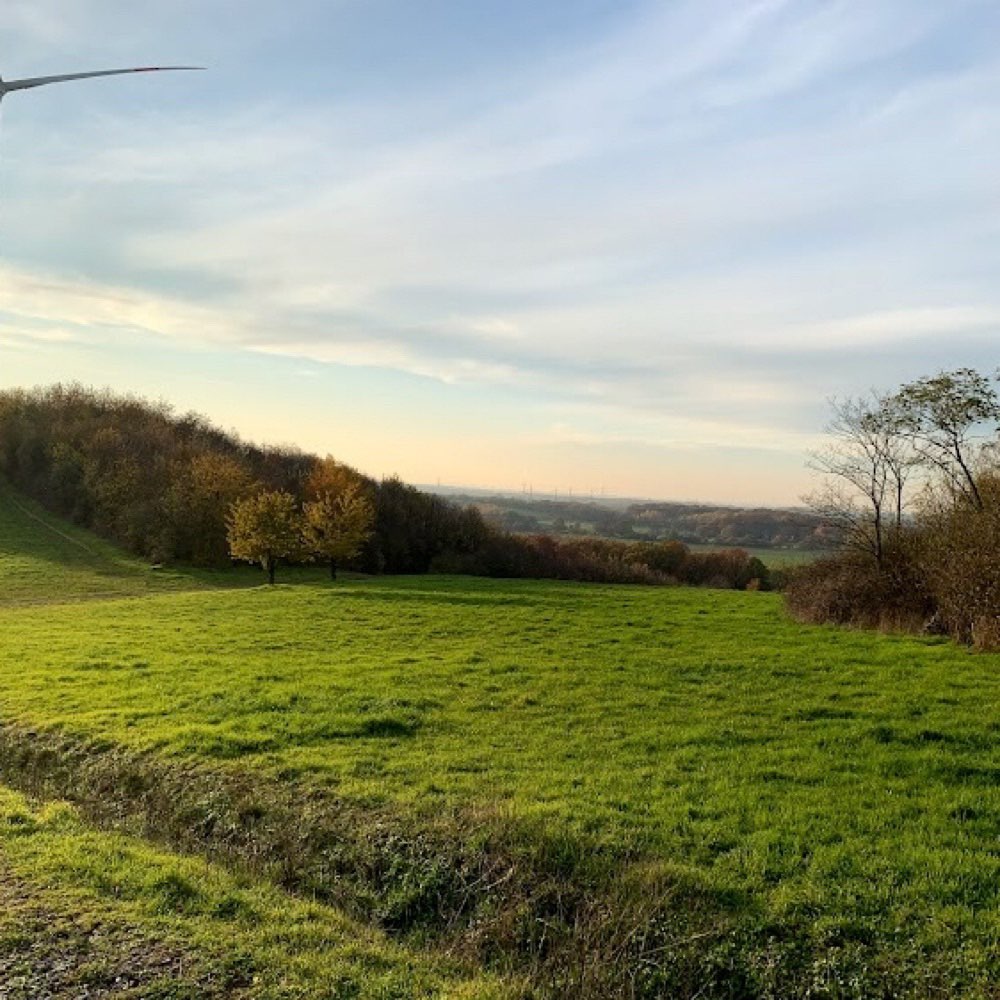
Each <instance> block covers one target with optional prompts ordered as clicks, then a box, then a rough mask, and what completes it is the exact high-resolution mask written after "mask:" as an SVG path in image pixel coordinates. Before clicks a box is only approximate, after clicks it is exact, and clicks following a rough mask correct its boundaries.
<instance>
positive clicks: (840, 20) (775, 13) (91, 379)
mask: <svg viewBox="0 0 1000 1000" xmlns="http://www.w3.org/2000/svg"><path fill="white" fill-rule="evenodd" d="M998 37H1000V5H997V4H996V3H995V2H993V0H990V2H984V0H951V2H949V3H947V4H943V3H939V2H936V0H935V2H930V0H927V2H920V0H864V2H862V0H824V2H804V0H748V2H732V0H731V2H719V0H675V2H659V3H645V2H641V3H640V2H615V3H611V2H602V0H574V2H572V3H570V2H568V0H565V2H564V0H548V2H545V0H541V2H540V0H535V2H532V3H528V2H521V0H513V2H512V0H507V2H503V3H500V2H496V3H494V2H479V0H465V2H462V3H459V2H456V0H451V2H445V0H429V2H422V3H419V4H414V3H406V2H401V0H356V2H355V0H324V2H311V0H310V2H303V0H287V2H285V3H284V4H274V3H270V2H269V3H263V2H257V0H239V2H236V0H231V2H219V0H198V2H195V0H172V2H171V3H169V4H155V5H154V4H123V3H120V2H118V0H115V2H111V0H5V2H4V4H3V6H2V7H0V42H2V45H0V52H2V62H0V72H2V73H3V75H4V76H5V77H8V78H15V77H19V76H35V75H41V74H45V73H55V72H65V71H69V70H74V69H91V68H93V69H99V68H104V67H110V66H118V65H129V64H137V65H143V64H149V63H171V62H183V63H189V62H193V63H198V64H203V65H206V66H208V67H209V72H207V73H204V74H190V75H183V76H182V75H177V76H172V77H167V76H163V77H144V78H126V79H122V80H106V81H94V82H88V83H81V84H73V85H66V86H63V87H53V88H46V89H45V90H38V91H34V92H28V93H24V94H14V95H11V96H10V97H8V99H7V100H6V101H5V102H4V107H3V124H2V131H0V385H4V386H7V385H28V384H38V383H47V382H52V381H56V380H70V379H77V380H80V381H83V382H85V383H88V384H95V385H110V386H113V387H116V388H120V389H128V390H132V391H135V392H139V393H142V394H144V395H147V396H151V397H156V398H165V399H168V400H170V401H172V402H173V403H175V404H176V405H177V406H178V408H179V409H181V410H187V409H197V410H199V411H201V412H203V413H205V414H207V415H208V416H209V417H210V418H212V419H213V420H215V421H216V422H218V423H220V424H222V425H223V426H226V427H233V428H236V429H237V430H239V431H240V432H241V433H243V434H244V435H245V436H247V437H250V438H253V439H256V440H261V441H269V442H295V443H298V444H300V445H302V446H303V447H306V448H309V449H313V450H318V451H321V452H332V453H333V454H334V455H336V456H338V457H339V458H342V459H344V460H346V461H350V462H352V463H354V464H356V465H357V466H359V467H360V468H362V469H364V470H365V471H367V472H369V473H372V474H374V475H380V474H388V473H394V472H395V473H399V474H401V475H402V476H404V477H405V478H407V479H409V480H411V481H415V482H423V483H433V482H435V481H437V480H440V481H442V482H445V483H464V484H469V485H480V486H498V487H508V488H520V487H521V485H522V484H527V483H530V484H532V485H533V486H534V488H535V490H536V491H538V490H548V489H554V488H558V489H559V490H561V491H565V490H569V489H572V490H574V491H577V492H589V491H599V490H604V491H606V492H608V493H617V494H627V495H641V496H658V497H669V498H678V499H694V498H703V499H715V500H720V501H726V502H768V503H782V504H791V503H795V502H797V499H798V497H799V495H800V494H801V493H803V492H805V491H807V490H808V489H809V488H810V478H809V474H808V472H807V471H806V469H805V457H806V455H805V453H806V451H807V450H808V449H809V448H810V447H813V446H815V445H816V443H817V441H818V439H819V436H820V434H821V432H822V428H823V424H824V422H825V419H826V412H827V403H826V400H827V398H828V397H830V396H831V395H845V394H852V393H860V392H864V391H866V390H867V389H869V388H871V387H877V388H887V389H888V388H892V387H894V386H895V385H898V384H899V383H900V382H902V381H905V380H907V379H910V378H914V377H917V376H920V375H923V374H929V373H932V372H934V371H937V370H939V369H941V368H949V367H957V366H960V365H972V366H975V367H979V368H982V369H984V370H992V369H993V368H994V367H995V366H996V364H997V361H998V356H997V351H996V344H997V342H998V332H1000V285H998V283H997V281H996V275H997V274H998V273H1000V268H998V265H1000V239H998V236H1000V233H998V229H1000V174H998V172H997V163H998V162H1000V155H998V154H1000V53H998V50H997V47H996V45H995V41H996V39H997V38H998Z"/></svg>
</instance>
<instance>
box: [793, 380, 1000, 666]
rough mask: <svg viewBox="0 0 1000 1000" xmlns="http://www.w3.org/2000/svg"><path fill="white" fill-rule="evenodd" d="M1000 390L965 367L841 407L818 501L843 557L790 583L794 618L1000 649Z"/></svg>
mask: <svg viewBox="0 0 1000 1000" xmlns="http://www.w3.org/2000/svg"><path fill="white" fill-rule="evenodd" d="M997 381H998V378H997V377H996V376H992V375H984V374H982V373H980V372H977V371H975V370H974V369H971V368H959V369H956V370H954V371H949V372H941V373H939V374H937V375H933V376H928V377H925V378H921V379H917V380H915V381H913V382H909V383H907V384H905V385H902V386H901V387H900V388H899V389H897V390H896V391H894V392H883V393H878V392H872V393H870V394H869V395H868V396H865V397H860V398H848V399H843V400H834V401H832V403H831V407H832V413H833V416H832V420H831V423H830V426H829V428H828V429H829V433H830V443H829V444H828V445H827V446H826V447H825V448H823V449H822V450H821V451H819V452H817V453H816V454H815V455H814V456H813V457H812V460H811V465H812V467H813V468H814V469H815V470H817V471H818V472H819V473H820V474H821V475H822V483H823V485H822V486H821V487H820V488H819V489H818V490H817V491H816V492H815V493H814V494H813V495H812V496H810V497H808V498H807V500H808V501H809V502H810V504H811V505H812V507H813V508H814V510H815V511H816V512H817V513H818V514H820V515H821V516H822V517H823V518H824V519H825V520H826V521H827V523H829V524H830V525H831V526H833V527H835V528H836V530H837V531H838V532H839V533H840V536H841V538H842V547H841V551H840V552H839V553H838V554H837V555H836V556H834V557H832V558H830V559H825V560H822V561H820V562H817V563H815V564H813V565H812V566H810V567H807V568H803V569H800V570H798V571H797V572H795V573H793V574H792V575H791V578H790V581H789V584H788V588H787V600H788V604H789V607H790V608H791V609H792V611H793V612H794V613H795V614H797V615H798V616H799V617H801V618H803V619H807V620H810V621H827V622H843V623H851V624H859V625H876V626H891V627H906V628H910V629H922V630H925V631H935V632H941V633H946V634H948V635H951V636H953V637H955V638H956V639H959V640H960V641H963V642H969V643H974V644H975V645H978V646H981V647H984V648H987V647H990V648H992V647H997V646H1000V450H998V444H1000V437H998V433H1000V397H998V394H997V388H996V385H997Z"/></svg>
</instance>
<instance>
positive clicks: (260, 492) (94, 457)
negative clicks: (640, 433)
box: [0, 384, 770, 588]
mask: <svg viewBox="0 0 1000 1000" xmlns="http://www.w3.org/2000/svg"><path fill="white" fill-rule="evenodd" d="M0 475H3V476H4V477H5V478H6V479H7V480H8V481H10V482H11V483H12V484H13V485H14V486H15V487H16V488H18V489H19V490H21V491H22V492H24V493H26V494H27V495H29V496H31V497H32V498H34V499H35V500H37V501H38V502H39V503H41V504H42V505H43V506H45V507H46V508H47V509H49V510H51V511H53V512H54V513H57V514H60V515H62V516H63V517H66V518H67V519H69V520H72V521H73V522H75V523H76V524H78V525H81V526H82V527H86V528H89V529H91V530H93V531H95V532H97V533H98V534H100V535H102V536H103V537H105V538H108V539H110V540H111V541H114V542H117V543H118V544H120V545H122V546H123V547H125V548H127V549H129V550H130V551H132V552H134V553H136V554H138V555H141V556H143V557H145V558H147V559H149V560H150V561H151V562H154V563H167V562H178V563H187V564H191V565H198V566H226V565H229V564H230V563H231V561H232V559H234V558H235V559H243V560H247V561H251V562H255V563H259V564H260V565H261V566H262V567H263V568H264V569H265V571H266V572H267V573H268V576H269V578H272V579H273V577H274V573H275V570H276V567H277V566H278V565H279V563H281V562H300V561H304V560H322V561H323V562H326V563H328V564H329V565H330V568H331V572H332V573H333V574H335V573H336V569H337V567H338V566H343V567H344V568H349V569H353V570H358V571H362V572H369V573H427V572H452V573H469V574H476V575H484V576H496V577H505V576H506V577H535V578H552V579H571V580H589V581H594V582H608V583H616V582H623V583H629V582H630V583H661V584H670V583H686V584H695V585H710V586H723V587H736V588H745V587H748V586H750V587H759V588H766V587H768V586H769V584H770V580H769V574H768V571H767V567H766V566H764V564H763V563H761V562H760V560H758V559H754V558H752V557H750V556H749V555H748V554H747V553H746V552H745V551H743V550H741V549H731V550H728V551H725V552H719V553H715V552H709V553H693V552H691V551H690V550H688V548H687V547H686V546H685V545H682V544H680V543H678V542H671V541H663V542H622V541H611V540H603V539H596V538H587V539H554V538H550V537H547V536H545V535H528V536H526V535H516V534H511V533H508V532H506V531H504V530H502V529H499V528H497V527H495V526H492V525H490V524H488V523H487V522H486V521H485V520H484V519H483V517H482V516H481V515H480V513H479V512H478V511H477V510H475V509H473V508H463V507H460V506H458V505H456V504H453V503H450V502H448V501H447V500H445V499H443V498H441V497H438V496H434V495H432V494H429V493H425V492H422V491H420V490H418V489H416V488H414V487H413V486H409V485H408V484H406V483H403V482H402V481H400V480H399V479H398V478H396V477H390V478H386V479H382V480H381V481H375V480H373V479H371V478H369V477H366V476H364V475H362V474H361V473H359V472H358V471H357V470H355V469H353V468H351V467H349V466H347V465H345V464H343V463H340V462H338V461H336V460H335V459H334V458H332V457H330V456H327V457H325V458H321V457H319V456H316V455H311V454H307V453H305V452H302V451H300V450H298V449H296V448H292V447H260V446H257V445H254V444H250V443H247V442H245V441H243V440H242V439H240V438H239V436H238V435H236V434H234V433H232V432H225V431H222V430H220V429H218V428H216V427H213V426H212V425H211V424H210V423H209V422H208V421H207V420H205V419H204V418H203V417H201V416H198V415H196V414H176V413H175V412H174V411H173V409H172V408H171V407H170V406H169V405H167V404H166V403H152V402H149V401H147V400H144V399H141V398H139V397H136V396H132V395H122V394H116V393H112V392H110V391H98V390H94V389H90V388H86V387H83V386H80V385H75V384H74V385H55V386H51V387H47V388H39V389H33V390H8V391H4V392H0Z"/></svg>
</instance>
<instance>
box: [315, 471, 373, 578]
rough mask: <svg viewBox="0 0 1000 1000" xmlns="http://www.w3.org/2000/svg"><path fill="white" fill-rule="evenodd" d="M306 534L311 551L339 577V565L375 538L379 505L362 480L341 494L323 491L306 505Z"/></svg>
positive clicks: (348, 486) (344, 489) (331, 574)
mask: <svg viewBox="0 0 1000 1000" xmlns="http://www.w3.org/2000/svg"><path fill="white" fill-rule="evenodd" d="M303 513H304V522H305V523H304V534H305V540H306V546H307V548H308V549H309V551H310V552H311V553H312V554H313V555H315V556H317V557H320V558H323V559H326V560H328V561H329V564H330V579H331V580H335V579H336V578H337V564H338V563H342V562H344V561H345V560H347V559H351V558H353V557H354V556H356V555H357V554H358V553H359V552H360V551H361V547H362V545H364V543H365V542H366V541H367V540H368V539H369V537H371V533H372V528H373V526H374V523H375V508H374V505H373V504H372V501H371V497H370V496H369V495H368V493H367V491H366V490H365V488H364V487H363V486H362V485H361V483H360V482H352V483H349V484H348V485H347V486H345V487H344V488H343V489H341V490H340V492H339V493H336V494H334V493H330V492H326V493H323V494H322V496H320V497H319V499H317V500H314V501H311V502H309V501H307V502H306V504H305V505H304V507H303Z"/></svg>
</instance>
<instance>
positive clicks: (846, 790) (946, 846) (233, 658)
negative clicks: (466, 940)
mask: <svg viewBox="0 0 1000 1000" xmlns="http://www.w3.org/2000/svg"><path fill="white" fill-rule="evenodd" d="M0 568H2V563H0ZM0 648H2V649H3V651H4V656H5V659H6V662H7V664H8V667H7V669H6V670H4V671H3V673H2V674H0V706H2V712H3V715H4V717H5V718H6V719H16V720H18V721H21V722H24V723H29V724H33V725H39V726H58V727H61V728H62V729H63V730H65V731H69V732H73V733H77V734H81V735H84V736H95V737H102V738H107V739H110V740H113V741H115V742H117V743H121V744H125V745H128V746H132V747H141V748H149V749H151V750H153V751H154V752H156V753H157V754H160V755H165V756H173V757H175V758H180V759H184V760H190V759H196V760H200V761H205V762H209V763H212V764H216V765H224V766H227V767H236V768H252V769H253V770H254V772H255V773H258V774H260V775H261V776H262V777H263V776H266V775H267V774H272V775H274V776H275V777H279V776H280V778H281V780H282V781H285V782H287V781H288V780H289V779H297V780H298V781H299V782H301V783H303V784H306V785H319V786H323V787H327V788H330V789H333V790H334V791H335V792H336V793H337V794H339V795H342V796H346V797H349V798H352V799H356V800H361V801H364V802H368V803H371V804H373V805H374V804H376V803H380V802H383V801H389V802H391V803H393V804H396V805H401V806H402V807H403V808H405V809H409V810H413V811H426V812H434V811H440V810H442V809H444V808H445V807H454V806H459V807H465V806H470V805H474V804H480V805H485V806H489V807H491V808H495V807H496V806H497V805H498V804H499V805H500V807H501V811H503V812H504V813H506V814H507V815H508V816H509V817H510V819H511V821H512V822H515V823H518V824H523V825H524V827H525V828H526V829H528V830H531V829H538V822H539V821H540V820H543V821H544V823H545V827H546V829H547V831H549V834H550V835H551V832H552V831H562V834H561V836H564V837H565V838H566V842H567V843H568V844H572V843H573V842H574V841H576V842H577V843H579V844H581V845H583V844H589V845H591V846H593V845H594V843H595V842H598V843H603V844H605V845H609V846H610V847H612V848H617V849H623V850H624V849H625V848H629V849H631V850H634V849H636V848H639V849H640V850H641V851H643V852H644V853H645V854H646V855H647V856H650V857H653V858H659V859H661V863H663V864H669V865H670V866H671V867H672V868H674V869H676V870H677V871H683V872H684V873H686V876H685V877H689V878H691V879H695V880H697V881H699V883H702V884H704V885H706V886H710V887H711V888H712V889H713V890H715V891H717V892H718V893H730V894H732V897H733V898H735V899H740V900H743V901H744V902H743V904H741V905H743V907H744V909H745V913H746V919H747V921H752V922H754V923H755V926H757V927H758V928H759V933H758V938H757V941H756V944H755V945H754V946H755V947H763V945H762V944H761V942H763V941H770V940H772V939H774V940H775V941H778V942H780V940H781V935H782V934H783V933H785V934H787V933H788V930H787V929H788V928H790V927H791V928H794V929H795V933H796V934H799V935H807V936H810V937H811V938H812V939H813V941H814V943H816V944H817V945H818V946H820V947H823V948H827V949H834V950H836V951H837V952H838V954H839V955H840V956H841V958H840V959H838V961H839V963H840V964H839V965H838V967H837V968H836V969H826V970H825V969H824V968H822V967H820V968H818V969H817V970H816V971H815V976H816V977H817V983H820V986H822V987H823V988H822V989H821V988H820V986H817V987H816V992H815V995H831V996H833V995H864V987H863V985H862V987H861V988H860V990H861V992H858V990H855V991H854V992H853V993H852V992H851V991H850V989H848V986H845V985H844V984H843V983H842V982H841V980H842V979H844V977H847V979H849V976H850V961H849V960H848V959H849V957H850V955H851V954H853V953H854V952H865V953H868V952H871V953H873V954H875V955H876V956H877V962H880V963H883V964H885V963H888V964H894V965H896V966H898V967H900V968H905V969H906V970H907V975H909V976H910V978H909V979H908V980H907V982H908V983H909V984H910V986H911V988H912V992H913V995H932V992H933V990H935V989H937V990H941V989H943V990H945V991H946V992H948V991H949V990H950V992H951V993H952V995H968V996H991V995H993V994H992V993H991V992H990V990H991V988H992V987H991V986H990V984H991V983H994V982H996V981H997V977H998V975H1000V969H998V968H997V966H996V955H997V950H996V946H997V942H998V938H1000V902H998V885H1000V878H998V876H1000V859H998V855H997V851H996V847H997V830H998V824H1000V782H998V777H1000V739H998V737H1000V725H998V723H997V722H996V717H995V706H996V705H997V704H998V703H1000V669H998V667H1000V660H998V658H997V657H992V656H974V655H970V654H968V653H966V652H965V651H963V650H960V649H957V648H955V647H952V646H950V645H947V644H943V643H939V642H931V641H921V640H915V639H910V638H898V637H887V636H879V635H868V634H862V633H854V632H846V631H834V630H827V629H816V628H812V629H808V628H803V627H800V626H797V625H794V624H792V623H790V622H788V621H787V620H786V619H785V618H784V617H783V615H782V613H781V610H780V606H779V603H778V601H777V599H776V598H774V597H772V596H770V595H762V594H735V593H725V592H711V591H695V590H660V589H644V588H632V587H615V588H611V587H589V586H578V585H566V584H551V583H539V582H530V581H516V582H506V581H504V582H498V581H473V580H468V579H460V580H459V579H444V578H425V579H409V580H401V579H384V580H371V581H363V582H355V583H350V584H340V585H337V586H333V587H331V586H328V585H319V584H309V585H306V586H299V587H278V588H275V589H267V588H262V589H259V590H252V591H242V592H214V593H197V594H192V593H181V594H167V595H161V596H153V597H150V598H148V599H147V600H144V601H126V602H120V601H109V602H106V603H101V604H97V605H89V606H82V605H81V606H59V607H31V608H16V609H8V610H7V611H5V612H3V614H2V615H0ZM569 849H570V850H572V847H570V848H569ZM782 928H785V930H784V931H783V930H782ZM769 935H770V936H769ZM768 947H771V946H770V945H768ZM774 947H775V948H778V947H779V945H778V944H775V945H774ZM844 955H848V959H843V956H844ZM772 957H773V956H772ZM760 960H761V961H766V960H767V956H766V955H763V956H761V959H760ZM859 961H860V959H859ZM824 977H827V978H828V979H830V980H831V982H832V985H831V984H830V983H827V982H825V980H824ZM821 981H823V982H821ZM846 981H847V980H846V979H845V980H844V982H846ZM920 981H925V983H926V989H925V990H924V991H923V992H921V990H920V989H919V988H918V987H917V986H914V985H913V984H914V983H919V982H920ZM838 984H840V986H843V989H842V991H841V992H839V993H838V992H837V989H838V988H840V987H839V986H838ZM848 985H849V984H848ZM800 986H801V984H800ZM824 989H826V992H824Z"/></svg>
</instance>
